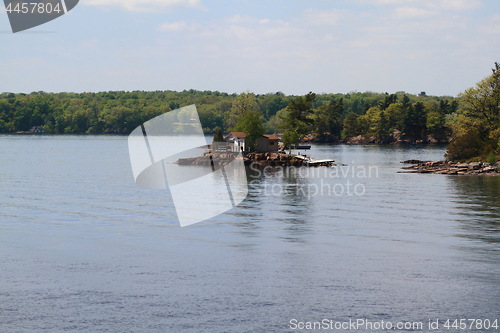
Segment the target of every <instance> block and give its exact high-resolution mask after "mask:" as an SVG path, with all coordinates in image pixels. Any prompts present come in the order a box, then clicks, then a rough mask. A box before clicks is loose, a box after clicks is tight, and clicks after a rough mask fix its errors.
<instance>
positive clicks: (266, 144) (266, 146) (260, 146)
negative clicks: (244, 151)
mask: <svg viewBox="0 0 500 333" xmlns="http://www.w3.org/2000/svg"><path fill="white" fill-rule="evenodd" d="M271 142H274V145H270V143H271ZM255 149H256V150H257V151H266V152H267V151H278V142H277V141H271V140H268V139H267V138H266V137H260V138H258V139H257V145H256V148H255Z"/></svg>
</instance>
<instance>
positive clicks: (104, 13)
mask: <svg viewBox="0 0 500 333" xmlns="http://www.w3.org/2000/svg"><path fill="white" fill-rule="evenodd" d="M6 14H7V13H6V12H5V8H4V7H3V6H2V7H0V31H2V33H1V34H0V39H1V40H2V42H3V43H4V45H8V47H6V48H4V49H3V50H2V51H3V52H2V54H0V72H1V73H2V77H3V78H4V80H1V81H0V91H9V92H14V93H18V92H24V93H25V92H32V91H47V92H57V91H74V92H88V91H134V90H142V91H155V90H162V91H164V90H172V91H183V90H187V89H196V90H210V91H228V92H229V93H232V92H235V93H241V92H245V91H247V90H250V91H253V92H255V93H256V94H265V93H267V92H270V91H274V90H275V89H276V90H281V91H283V92H284V93H285V94H287V95H304V94H307V93H308V92H309V91H314V92H317V93H322V92H332V93H337V92H339V93H343V94H346V93H348V92H349V91H353V90H358V91H374V92H396V91H399V90H403V91H406V92H409V93H411V94H418V93H419V92H420V91H426V92H427V93H428V94H430V95H435V96H456V95H457V94H459V93H460V92H463V91H464V90H465V89H467V88H468V87H470V86H471V85H472V84H474V83H475V82H478V81H480V80H481V79H483V78H484V77H486V76H487V75H489V74H490V73H491V70H490V69H491V66H492V64H493V63H494V61H497V60H498V59H496V57H497V55H498V54H500V44H499V43H498V42H497V41H498V38H499V36H500V2H498V1H494V0H468V1H464V0H457V1H449V0H439V1H433V0H432V1H431V0H423V1H413V0H399V1H398V0H390V1H388V0H356V1H346V0H342V1H335V2H332V1H324V0H321V1H315V2H314V3H311V2H299V1H287V2H263V1H254V2H252V3H248V2H246V1H218V2H207V1H205V0H165V1H153V0H127V1H112V0H100V1H96V0H81V1H80V4H79V5H78V6H77V7H75V8H74V9H73V10H72V11H71V12H69V13H68V14H67V15H65V16H64V17H61V18H59V19H57V20H54V21H51V22H48V23H46V24H44V25H43V26H39V27H36V28H33V29H30V30H28V31H26V32H20V33H17V34H12V33H10V32H9V30H10V25H9V21H8V18H7V15H6ZM43 32H53V33H43ZM6 78H7V79H6Z"/></svg>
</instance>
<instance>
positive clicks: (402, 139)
mask: <svg viewBox="0 0 500 333" xmlns="http://www.w3.org/2000/svg"><path fill="white" fill-rule="evenodd" d="M301 142H303V143H309V142H315V143H344V144H349V145H364V144H392V145H420V144H449V143H450V142H451V138H444V139H442V138H436V137H434V136H433V135H431V134H429V135H426V136H425V139H423V140H422V139H417V138H412V137H410V136H407V135H406V134H405V133H401V131H399V130H397V129H396V130H394V131H392V132H391V133H389V134H388V135H387V137H386V138H384V139H377V138H376V137H375V136H374V135H371V136H363V135H358V136H352V137H348V138H345V139H341V140H336V139H334V138H332V136H331V135H330V134H328V133H326V134H325V135H323V136H322V137H319V136H317V135H315V134H309V135H307V136H305V137H303V138H302V139H301Z"/></svg>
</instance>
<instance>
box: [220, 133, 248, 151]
mask: <svg viewBox="0 0 500 333" xmlns="http://www.w3.org/2000/svg"><path fill="white" fill-rule="evenodd" d="M245 136H246V134H245V133H244V132H230V133H229V134H228V135H226V137H225V138H224V141H225V142H227V145H228V148H229V150H231V151H245V150H246V145H245Z"/></svg>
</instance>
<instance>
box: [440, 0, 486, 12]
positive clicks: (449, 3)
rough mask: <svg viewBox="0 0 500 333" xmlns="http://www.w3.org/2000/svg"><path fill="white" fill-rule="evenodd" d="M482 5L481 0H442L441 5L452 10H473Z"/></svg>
mask: <svg viewBox="0 0 500 333" xmlns="http://www.w3.org/2000/svg"><path fill="white" fill-rule="evenodd" d="M482 5H483V3H482V1H481V0H441V7H442V8H443V9H451V10H471V9H475V8H479V7H481V6H482Z"/></svg>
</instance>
